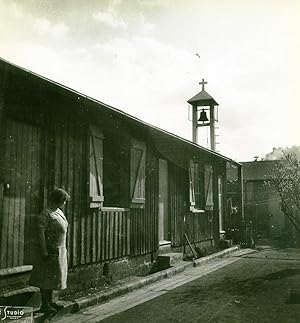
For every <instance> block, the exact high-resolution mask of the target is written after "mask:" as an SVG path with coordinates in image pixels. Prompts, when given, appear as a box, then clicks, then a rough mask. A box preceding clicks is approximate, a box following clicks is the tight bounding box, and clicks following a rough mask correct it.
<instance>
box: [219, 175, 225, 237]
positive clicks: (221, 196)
mask: <svg viewBox="0 0 300 323" xmlns="http://www.w3.org/2000/svg"><path fill="white" fill-rule="evenodd" d="M223 200H224V192H223V176H221V175H219V176H218V213H219V232H220V233H225V231H224V202H223Z"/></svg>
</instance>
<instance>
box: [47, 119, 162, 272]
mask: <svg viewBox="0 0 300 323" xmlns="http://www.w3.org/2000/svg"><path fill="white" fill-rule="evenodd" d="M62 120H63V119H62ZM54 124H55V126H54V128H53V129H52V130H51V129H50V130H49V134H48V137H49V140H48V145H50V146H49V148H46V152H48V154H51V152H52V154H53V155H54V161H53V162H52V161H51V157H50V156H49V158H48V162H49V166H48V176H50V177H51V171H54V183H53V184H52V182H51V181H50V182H49V186H50V187H53V185H55V186H58V187H63V188H65V189H66V190H67V191H68V192H69V193H70V195H71V200H70V201H69V202H68V204H67V206H66V208H65V214H66V216H67V218H68V221H69V224H70V226H69V234H68V253H69V266H70V267H73V266H78V265H84V264H89V263H93V262H99V261H100V262H101V261H107V260H110V259H116V258H120V257H124V256H127V255H130V254H131V255H134V256H137V255H142V254H146V253H149V252H151V251H154V250H156V249H157V245H158V237H157V235H158V233H157V207H158V202H157V180H158V179H157V157H155V154H154V153H153V152H152V151H151V149H150V148H149V149H148V148H147V169H146V204H145V208H143V209H140V208H131V209H130V210H128V211H121V210H113V209H112V210H107V211H95V210H94V211H93V210H89V207H88V203H87V199H86V197H87V196H88V192H87V187H88V182H87V178H88V177H87V175H88V174H87V170H88V167H87V158H86V156H87V151H88V147H87V143H88V141H87V133H86V132H85V131H86V129H87V127H86V126H83V125H82V126H80V125H79V124H78V122H77V121H76V119H75V117H74V120H70V119H69V120H66V119H65V121H61V122H58V121H56V122H55V123H54ZM51 138H53V140H51ZM51 142H54V143H53V144H51ZM51 145H52V146H53V147H52V148H51ZM51 165H52V166H51ZM46 186H47V185H46ZM44 195H45V196H46V195H47V193H45V194H44Z"/></svg>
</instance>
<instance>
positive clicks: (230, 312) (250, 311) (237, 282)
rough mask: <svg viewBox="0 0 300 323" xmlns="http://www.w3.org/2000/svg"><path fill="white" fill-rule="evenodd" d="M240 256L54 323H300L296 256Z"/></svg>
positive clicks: (284, 252)
mask: <svg viewBox="0 0 300 323" xmlns="http://www.w3.org/2000/svg"><path fill="white" fill-rule="evenodd" d="M242 252H243V250H241V251H240V252H239V254H235V255H233V256H231V257H228V258H224V259H219V260H216V261H213V262H210V263H207V264H205V265H201V266H199V267H196V268H191V269H189V270H186V271H184V272H183V273H181V274H178V275H176V276H174V277H171V278H168V279H165V280H163V281H160V282H157V283H155V284H152V285H150V286H146V287H145V288H142V289H141V290H138V291H135V292H132V293H130V294H127V295H125V296H122V297H119V298H117V299H114V300H112V301H110V302H108V303H105V304H101V305H98V306H93V307H90V308H88V309H86V310H84V311H82V312H79V313H76V314H73V315H70V316H68V317H65V318H63V319H60V320H59V321H58V322H60V323H67V322H79V323H80V322H104V323H117V322H130V323H131V322H155V323H156V322H228V323H234V322H242V323H244V322H255V323H256V322H272V323H275V322H282V323H289V322H300V296H299V295H300V284H299V279H300V251H299V250H295V249H294V250H293V249H289V250H270V249H266V250H261V251H258V252H255V253H248V254H246V255H242Z"/></svg>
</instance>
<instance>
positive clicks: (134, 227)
mask: <svg viewBox="0 0 300 323" xmlns="http://www.w3.org/2000/svg"><path fill="white" fill-rule="evenodd" d="M145 185H146V203H145V207H144V208H131V209H130V219H131V236H130V241H131V255H132V256H138V255H143V254H146V253H150V252H153V251H156V250H157V248H158V158H157V155H156V154H155V152H154V151H153V150H152V149H151V144H148V146H147V159H146V183H145Z"/></svg>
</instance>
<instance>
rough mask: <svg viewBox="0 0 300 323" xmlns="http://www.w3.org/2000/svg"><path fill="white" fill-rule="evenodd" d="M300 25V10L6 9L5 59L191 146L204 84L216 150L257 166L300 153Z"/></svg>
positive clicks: (25, 1) (141, 1)
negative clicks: (279, 154)
mask: <svg viewBox="0 0 300 323" xmlns="http://www.w3.org/2000/svg"><path fill="white" fill-rule="evenodd" d="M299 19H300V2H299V1H297V0H264V1H261V0H260V1H257V0H244V1H242V0H198V1H196V0H182V1H179V0H126V1H125V0H0V39H1V41H0V57H2V58H3V59H6V60H8V61H10V62H12V63H14V64H16V65H19V66H21V67H24V68H26V69H29V70H31V71H33V72H35V73H38V74H40V75H42V76H45V77H47V78H50V79H52V80H54V81H56V82H59V83H61V84H63V85H66V86H69V87H71V88H73V89H75V90H77V91H79V92H82V93H83V94H86V95H88V96H91V97H93V98H96V99H98V100H100V101H102V102H104V103H106V104H109V105H112V106H114V107H116V108H118V109H120V110H123V111H125V112H127V113H129V114H131V115H133V116H135V117H137V118H140V119H141V120H143V121H145V122H147V123H150V124H152V125H154V126H157V127H160V128H162V129H165V130H167V131H169V132H172V133H174V134H176V135H178V136H181V137H183V138H186V139H189V140H192V123H191V121H190V120H189V119H191V116H190V113H189V112H190V107H189V104H188V103H187V100H189V99H190V98H191V97H193V96H194V95H195V94H197V93H198V92H200V91H201V86H200V85H199V82H200V81H201V80H202V79H205V80H206V81H207V82H208V84H207V85H206V86H205V90H206V91H207V92H208V93H209V94H210V95H211V96H212V97H213V98H214V99H215V100H216V101H217V102H218V104H219V107H218V123H217V127H218V129H217V135H218V137H217V142H218V145H217V150H218V151H219V152H220V153H221V154H223V155H225V156H227V157H230V158H232V159H234V160H236V161H251V160H254V156H259V157H260V158H262V157H264V156H265V155H266V154H267V153H269V152H271V151H272V149H273V147H288V146H293V145H299V144H300V130H299V120H300V109H299V107H298V106H299V102H300V91H299V89H298V88H299V83H300V61H299V57H300V25H299ZM207 138H208V127H205V128H202V131H201V132H200V139H199V144H200V145H202V146H204V147H208V144H209V143H208V140H207Z"/></svg>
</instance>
